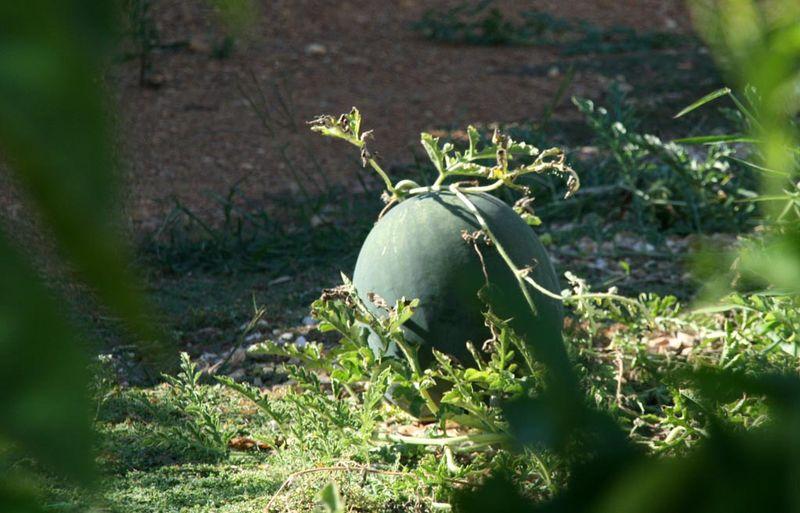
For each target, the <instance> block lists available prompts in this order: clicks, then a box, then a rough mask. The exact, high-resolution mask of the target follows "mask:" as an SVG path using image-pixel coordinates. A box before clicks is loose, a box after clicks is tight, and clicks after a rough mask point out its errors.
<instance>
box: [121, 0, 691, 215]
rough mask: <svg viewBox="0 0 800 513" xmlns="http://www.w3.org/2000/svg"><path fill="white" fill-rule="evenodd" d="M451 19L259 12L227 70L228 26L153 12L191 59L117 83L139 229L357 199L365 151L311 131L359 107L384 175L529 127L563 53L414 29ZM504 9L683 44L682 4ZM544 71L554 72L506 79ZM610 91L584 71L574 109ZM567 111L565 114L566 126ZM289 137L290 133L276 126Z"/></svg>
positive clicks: (183, 5)
mask: <svg viewBox="0 0 800 513" xmlns="http://www.w3.org/2000/svg"><path fill="white" fill-rule="evenodd" d="M455 3H456V2H435V3H432V2H429V1H418V0H399V1H392V2H389V1H360V2H354V1H337V2H333V1H322V0H271V1H269V2H263V4H262V5H261V15H260V17H259V18H258V20H257V21H256V22H255V24H254V26H253V27H252V28H251V30H250V35H249V36H248V37H239V38H237V40H236V47H235V49H234V51H233V52H232V54H231V55H230V56H229V57H227V58H224V59H219V58H215V57H214V56H213V53H214V46H215V44H217V43H218V42H219V41H220V39H221V37H222V32H221V26H220V23H219V21H218V20H217V19H216V17H215V16H214V13H213V12H211V10H210V9H209V8H207V7H202V5H203V4H202V3H201V2H185V1H180V0H170V1H166V0H164V1H160V2H157V3H156V6H157V10H156V11H155V14H156V20H157V25H158V31H159V33H160V39H161V42H162V43H170V42H188V44H187V45H186V46H185V47H181V48H178V49H175V50H162V51H159V52H157V53H156V54H155V55H154V58H153V64H154V72H153V75H152V81H153V82H155V83H157V84H158V85H159V86H158V87H141V86H140V85H139V82H138V79H139V77H138V67H137V63H136V62H127V63H123V64H120V65H119V66H118V68H117V69H116V70H115V72H114V76H113V79H112V82H113V83H115V84H116V90H117V92H118V101H119V104H120V106H121V110H122V120H121V139H122V140H123V141H124V148H125V153H126V154H127V161H128V162H129V167H128V169H127V172H126V177H127V189H126V190H127V191H128V192H127V194H128V205H127V212H128V215H129V218H130V220H131V221H132V223H133V225H134V226H135V227H137V228H138V229H144V230H148V229H152V228H154V227H156V226H157V225H158V223H159V220H160V219H162V218H163V216H164V214H165V212H167V211H168V210H169V209H170V208H172V206H173V204H174V199H177V200H179V201H180V202H181V203H183V204H184V205H186V206H188V207H190V208H192V209H194V210H196V211H199V212H203V211H206V213H209V212H211V210H212V207H211V205H212V203H213V198H214V195H225V194H226V193H227V192H228V191H229V190H230V188H231V187H233V186H236V187H237V188H238V189H239V190H240V191H242V193H243V195H244V196H246V197H247V198H250V200H251V201H253V202H254V203H256V204H257V205H260V206H262V207H263V206H267V205H268V204H269V202H270V198H271V197H274V196H275V195H276V194H286V193H287V191H289V192H291V193H295V194H297V193H300V192H302V191H303V190H304V189H307V190H308V192H310V193H314V192H315V188H317V187H316V186H315V185H314V179H312V178H311V175H312V174H313V175H314V176H316V177H317V181H318V182H319V186H320V187H324V184H323V181H330V182H334V183H356V182H355V180H354V178H355V176H356V173H357V172H358V159H357V154H356V153H355V151H354V150H353V149H352V148H348V147H346V145H345V144H344V143H342V142H340V141H330V140H325V139H323V138H321V137H319V136H318V135H316V134H313V133H311V132H310V131H308V130H307V128H306V126H305V125H304V122H305V121H306V120H309V119H312V118H313V117H315V116H316V115H318V114H322V113H331V114H338V113H340V112H344V111H347V110H349V109H350V107H351V106H354V105H355V106H358V108H359V109H360V110H361V111H362V113H363V115H364V118H365V126H366V128H367V129H374V130H375V143H374V149H375V150H377V151H378V152H379V154H380V155H381V156H382V158H383V161H384V163H385V164H386V165H387V166H388V167H389V168H391V167H392V166H394V165H397V164H400V163H404V162H405V163H407V162H409V161H411V160H412V157H413V154H414V153H413V152H415V151H416V152H418V151H419V150H417V147H418V138H419V132H420V131H422V130H432V129H436V128H441V127H459V126H464V125H466V124H468V123H491V122H500V123H505V122H515V121H520V120H526V119H527V120H530V119H535V118H536V116H537V115H539V114H541V113H542V111H543V109H544V108H545V107H546V106H547V105H548V103H549V102H550V101H551V99H552V98H553V96H554V94H555V91H556V90H557V88H558V86H559V84H560V81H561V79H560V77H559V73H560V72H561V73H563V69H564V66H563V64H564V63H563V61H564V60H565V58H564V57H561V56H560V55H559V53H558V51H557V50H556V49H553V48H544V47H488V46H465V45H448V44H440V43H434V42H431V41H428V40H425V39H423V38H422V37H421V36H420V35H419V34H417V33H415V32H414V31H413V30H412V29H411V27H410V24H411V23H412V22H414V21H416V20H419V19H420V17H421V16H422V14H423V12H424V11H425V10H426V9H428V8H430V7H432V6H433V5H436V6H446V5H453V4H455ZM532 4H533V5H532ZM497 5H498V6H499V7H501V8H502V9H503V10H504V12H508V13H514V12H519V11H521V10H526V9H532V8H535V9H540V10H544V11H546V12H549V13H551V14H552V15H554V16H560V17H566V18H571V19H576V18H579V19H585V20H589V21H590V22H591V23H593V24H595V25H599V26H605V27H610V26H616V25H623V26H628V27H634V28H636V29H637V30H639V31H679V32H680V31H688V30H689V21H688V17H687V15H686V12H685V11H684V9H683V7H682V2H679V1H677V0H639V1H619V0H571V1H570V2H564V1H558V0H548V1H539V2H535V3H533V2H525V1H506V2H498V4H497ZM542 65H546V66H550V67H552V69H553V71H552V72H550V73H546V74H544V75H543V76H542V75H536V74H529V73H528V74H526V73H507V72H504V71H508V70H509V69H528V68H532V67H537V66H542ZM253 79H255V80H256V81H257V82H258V83H259V84H260V88H261V89H262V90H263V92H264V96H265V98H266V102H267V104H268V105H270V109H273V110H272V115H273V116H276V118H275V120H274V121H273V122H272V123H270V124H271V126H272V129H273V132H274V133H272V134H270V133H268V132H269V131H270V130H269V129H267V128H265V127H264V126H263V125H262V123H261V121H260V119H259V117H258V116H257V115H256V113H255V112H254V110H253V109H252V107H251V106H250V105H249V104H248V102H247V101H246V100H245V98H244V95H243V92H242V91H243V90H244V91H247V92H248V94H250V95H252V96H255V95H257V94H258V93H257V89H256V86H255V82H254V80H253ZM606 85H607V79H606V77H604V76H601V75H600V74H598V73H593V72H591V71H579V72H578V73H577V75H576V77H575V80H574V81H573V83H572V85H571V87H570V90H569V91H568V94H570V95H572V94H578V95H585V96H589V97H592V96H596V95H597V94H598V92H599V91H601V90H602V89H603V88H604V87H605V86H606ZM276 87H277V90H278V91H280V94H276V93H275V90H276V89H275V88H276ZM279 98H280V99H281V100H283V101H285V102H286V103H287V104H289V103H290V104H291V106H290V107H289V108H288V109H286V110H287V111H288V112H286V113H285V114H283V115H281V114H276V112H281V109H280V103H279V101H280V100H279ZM573 111H574V109H573V108H572V106H571V105H569V103H568V102H564V104H563V105H562V106H561V107H560V108H559V109H557V111H556V116H569V115H572V112H573ZM289 121H291V123H292V124H293V127H281V126H278V124H279V122H280V123H284V122H289ZM281 151H285V152H286V154H287V158H283V157H282V156H281ZM312 157H313V158H314V159H316V160H317V161H318V163H319V166H320V170H319V171H315V167H314V163H313V160H312Z"/></svg>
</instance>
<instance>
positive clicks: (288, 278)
mask: <svg viewBox="0 0 800 513" xmlns="http://www.w3.org/2000/svg"><path fill="white" fill-rule="evenodd" d="M287 281H292V277H291V276H279V277H277V278H275V279H274V280H272V281H270V282H269V283H267V285H280V284H281V283H286V282H287Z"/></svg>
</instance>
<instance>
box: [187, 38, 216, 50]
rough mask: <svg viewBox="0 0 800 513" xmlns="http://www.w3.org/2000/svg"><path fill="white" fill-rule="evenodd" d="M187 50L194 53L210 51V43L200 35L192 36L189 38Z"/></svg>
mask: <svg viewBox="0 0 800 513" xmlns="http://www.w3.org/2000/svg"><path fill="white" fill-rule="evenodd" d="M189 51H191V52H194V53H210V52H211V45H210V44H208V41H206V40H205V39H203V38H202V37H199V36H192V38H191V39H189Z"/></svg>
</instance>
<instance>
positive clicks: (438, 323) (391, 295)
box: [353, 191, 563, 367]
mask: <svg viewBox="0 0 800 513" xmlns="http://www.w3.org/2000/svg"><path fill="white" fill-rule="evenodd" d="M468 197H469V199H470V200H471V201H472V203H473V204H474V205H475V206H476V207H477V209H478V211H479V212H480V213H481V214H482V216H483V217H484V219H485V220H486V222H487V224H488V225H489V228H490V229H491V231H492V233H494V234H495V236H496V237H497V239H498V240H499V241H500V244H501V245H502V246H503V247H504V248H505V250H506V252H507V253H508V254H509V256H510V257H511V259H512V260H513V261H514V263H515V264H516V265H517V267H519V268H523V267H531V268H532V270H531V274H530V276H531V277H532V278H533V279H534V280H536V282H537V283H539V284H540V285H542V286H543V287H545V288H546V289H548V290H550V291H552V292H555V293H558V291H559V284H558V279H557V277H556V273H555V271H554V270H553V266H552V264H551V262H550V259H549V258H548V256H547V253H546V252H545V249H544V247H543V246H542V244H541V243H540V242H539V240H538V239H537V237H536V235H535V233H534V231H533V230H532V229H531V227H530V226H528V225H527V223H525V221H523V220H522V219H521V218H520V217H519V215H517V213H516V212H514V211H513V210H512V209H511V208H510V207H509V206H508V205H507V204H505V203H504V202H503V201H501V200H499V199H497V198H495V197H493V196H490V195H488V194H482V193H481V194H469V195H468ZM479 229H480V225H479V224H478V222H477V220H476V219H475V217H474V215H473V214H472V213H470V212H469V210H467V207H466V206H465V205H464V204H463V203H462V202H461V200H459V199H458V197H456V196H455V195H454V194H453V193H451V192H449V191H447V192H444V191H443V192H430V193H425V194H421V195H417V196H413V197H411V198H409V199H406V200H405V201H403V202H401V203H400V204H399V205H397V206H395V207H394V208H392V209H391V210H389V212H388V213H387V214H386V215H385V216H384V217H383V218H382V219H380V220H379V221H378V222H377V223H376V224H375V226H374V227H373V229H372V231H371V232H370V233H369V235H368V236H367V239H366V240H365V242H364V245H363V246H362V248H361V251H360V253H359V255H358V260H357V262H356V267H355V271H354V273H353V285H354V286H355V288H356V291H357V293H358V295H359V297H360V298H361V299H362V301H364V303H365V304H366V305H367V307H368V308H369V309H370V310H371V311H372V312H373V313H374V314H376V315H386V312H385V310H383V309H381V308H379V307H378V306H376V305H375V304H374V303H373V302H371V301H370V296H371V294H372V293H374V294H377V295H378V296H380V297H381V298H382V299H384V300H385V301H386V303H388V304H389V305H393V304H394V303H395V301H397V300H399V299H401V298H406V299H414V298H418V299H419V300H420V306H419V307H418V308H417V310H416V312H415V313H414V315H413V317H412V318H411V319H410V320H409V321H408V322H407V323H406V324H405V325H404V331H405V335H406V338H407V339H408V340H409V341H411V342H413V343H415V344H418V345H419V348H420V351H419V359H420V363H421V364H422V365H423V367H426V366H428V365H430V363H431V361H432V355H431V351H430V348H436V349H437V350H439V351H442V352H443V353H445V354H448V355H449V356H451V357H452V358H455V359H456V360H458V361H459V362H461V363H462V364H464V365H468V366H469V365H471V364H472V363H473V361H472V358H471V356H470V354H469V351H468V349H467V346H466V342H467V341H472V342H473V343H474V345H475V346H476V347H478V348H480V347H481V346H482V345H483V342H484V341H485V340H487V339H488V338H490V333H489V329H488V328H487V327H486V325H485V322H484V315H483V312H484V311H485V310H486V305H485V304H484V302H482V300H481V299H480V298H479V296H478V292H479V290H481V289H482V288H483V287H484V286H486V285H487V281H486V276H488V286H486V288H485V289H484V290H485V294H484V297H485V299H486V300H487V301H488V303H489V304H490V305H491V308H492V310H493V311H494V312H495V313H496V314H497V315H499V316H500V317H501V318H504V319H511V326H512V327H513V328H514V329H515V330H516V331H517V332H518V334H520V335H521V336H522V337H524V338H525V340H526V341H527V343H528V344H532V345H535V344H537V343H538V344H553V343H558V344H561V326H562V320H563V312H562V306H561V303H560V302H559V301H557V300H555V299H552V298H549V297H547V296H545V295H543V294H541V293H540V292H537V291H535V290H533V289H531V295H532V296H533V299H534V303H535V305H536V309H537V312H536V313H535V314H534V313H533V312H532V311H531V309H530V308H529V307H528V304H527V302H526V300H525V298H524V296H523V295H522V292H521V291H520V289H519V285H518V284H517V281H516V279H515V278H514V276H513V274H512V272H511V270H510V269H509V268H508V266H507V265H506V263H505V262H504V261H503V259H502V257H501V256H500V254H499V253H498V251H497V249H496V248H495V247H494V246H493V245H487V244H486V243H485V242H483V241H482V239H481V240H479V241H478V243H477V245H478V248H479V249H480V253H481V255H482V257H483V263H482V262H481V257H480V256H479V254H478V252H477V251H476V249H475V246H474V245H473V244H472V243H469V242H467V241H465V239H464V237H463V235H462V234H463V233H468V234H472V233H474V232H476V231H477V230H479ZM484 268H485V271H486V272H485V273H484ZM374 338H376V339H377V337H374ZM371 346H372V348H373V350H375V351H383V350H385V348H381V347H380V345H379V344H377V340H373V341H371ZM392 350H393V348H389V351H392ZM394 350H395V351H396V348H395V349H394Z"/></svg>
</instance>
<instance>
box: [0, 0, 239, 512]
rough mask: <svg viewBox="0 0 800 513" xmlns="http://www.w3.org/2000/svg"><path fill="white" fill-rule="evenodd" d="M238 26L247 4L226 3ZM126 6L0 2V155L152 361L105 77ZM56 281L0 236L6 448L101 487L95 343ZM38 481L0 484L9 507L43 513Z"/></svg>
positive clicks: (158, 353)
mask: <svg viewBox="0 0 800 513" xmlns="http://www.w3.org/2000/svg"><path fill="white" fill-rule="evenodd" d="M217 3H218V4H220V6H221V8H222V10H223V11H224V13H225V14H226V15H227V16H229V17H230V18H231V20H232V21H234V22H237V20H241V18H243V16H242V15H241V14H237V13H242V12H243V11H242V8H240V7H237V6H241V5H245V4H248V5H249V3H248V2H242V1H233V0H228V1H220V2H217ZM117 8H118V5H117V3H116V2H109V1H101V0H30V1H26V2H0V22H2V26H3V30H2V33H0V151H2V153H3V156H4V160H5V162H4V163H5V164H6V165H7V168H8V169H9V170H10V171H11V172H12V173H13V176H14V180H13V182H14V183H15V184H17V185H18V186H19V188H20V192H21V193H23V195H24V196H25V197H26V199H27V200H28V201H27V203H29V205H30V206H32V207H33V209H34V210H35V214H36V215H37V217H38V219H39V220H40V221H41V223H40V225H41V228H42V230H43V232H44V233H45V234H47V235H49V236H51V237H52V239H53V241H54V242H55V246H56V249H57V253H58V256H59V259H60V260H62V262H63V266H64V267H65V268H67V269H69V271H70V272H74V273H75V275H76V277H77V278H78V279H79V280H80V281H82V282H83V283H85V284H86V285H87V286H88V287H89V288H90V289H91V291H92V292H93V293H94V295H96V299H97V301H98V303H99V304H101V305H102V306H103V307H104V308H107V309H108V310H109V311H110V312H111V314H112V315H115V316H118V317H120V318H121V319H123V320H124V321H125V325H126V331H128V333H129V335H130V336H131V337H132V338H133V339H134V340H135V341H136V342H137V344H138V346H139V348H140V350H141V353H142V354H143V355H144V356H145V358H146V359H148V360H149V361H150V362H151V363H154V364H155V363H158V364H163V363H164V362H168V361H169V357H168V355H169V351H168V345H167V344H166V343H165V340H164V337H163V336H162V334H161V333H159V332H158V331H157V330H156V329H154V327H153V326H152V324H151V323H150V321H149V319H150V317H151V315H150V313H149V311H148V307H147V305H146V303H145V300H144V297H143V295H142V294H141V292H140V291H139V290H138V289H137V288H136V281H135V278H134V276H133V273H132V272H131V270H130V267H129V248H128V247H127V245H126V243H125V239H124V235H123V229H122V228H121V227H120V225H119V223H118V221H119V211H118V210H117V207H118V204H119V199H120V198H119V192H118V183H117V178H118V177H117V173H116V168H117V167H118V166H117V162H115V155H114V151H113V145H112V134H113V117H114V116H113V109H111V108H110V106H109V104H108V103H107V98H106V94H105V90H104V84H103V79H102V72H103V69H104V66H105V65H107V63H108V62H109V59H110V58H111V56H112V53H113V50H114V43H115V41H116V39H117V33H116V24H115V22H116V20H117V19H118V15H117V12H116V9H117ZM46 274H47V273H45V272H43V271H42V270H41V269H36V268H34V266H33V265H31V259H30V258H29V257H28V255H26V253H25V252H24V251H23V250H22V249H21V248H19V247H17V246H16V245H15V244H13V242H12V241H11V240H10V237H9V236H8V234H6V233H3V232H0V402H1V403H2V405H3V412H2V414H1V415H0V447H2V448H3V450H4V451H6V450H8V448H11V449H10V450H13V451H16V452H18V453H20V454H21V455H25V456H32V457H34V458H35V459H36V461H37V462H38V463H40V464H41V465H43V466H44V468H46V469H47V470H48V471H50V472H53V473H54V474H55V475H56V476H58V477H59V478H65V479H67V480H69V481H71V482H73V483H77V484H82V485H86V484H89V483H91V481H92V474H93V470H92V469H93V457H92V450H91V448H92V443H93V441H92V434H91V428H90V419H91V415H90V412H89V399H88V392H87V386H88V385H87V383H88V379H87V374H88V373H87V369H86V368H87V365H88V358H87V357H86V354H85V349H86V346H87V342H86V341H85V338H86V337H85V335H84V334H81V333H78V332H77V331H76V330H75V328H74V327H73V326H71V325H70V324H69V322H68V321H67V320H66V312H65V308H64V307H63V304H64V301H63V300H61V299H59V298H58V297H57V295H56V294H54V291H53V290H50V287H48V281H49V280H48V277H47V276H46ZM39 510H40V508H39V507H38V506H37V501H36V500H35V498H34V497H33V496H32V494H31V492H30V491H29V489H28V483H26V482H25V481H24V480H23V477H22V476H19V475H18V473H15V472H4V474H3V475H2V476H0V511H13V512H24V511H39Z"/></svg>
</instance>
